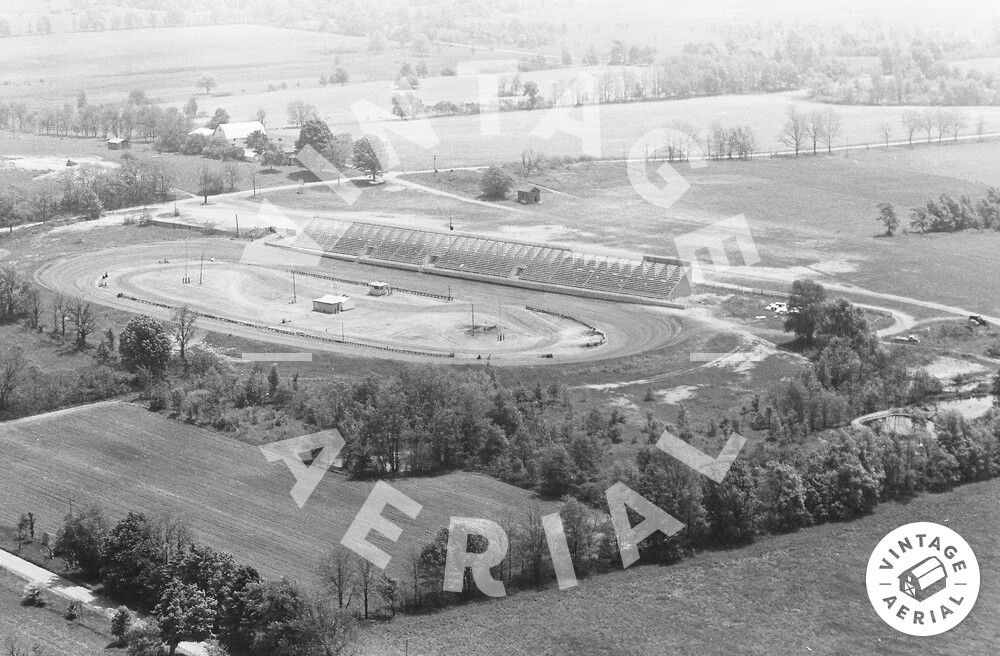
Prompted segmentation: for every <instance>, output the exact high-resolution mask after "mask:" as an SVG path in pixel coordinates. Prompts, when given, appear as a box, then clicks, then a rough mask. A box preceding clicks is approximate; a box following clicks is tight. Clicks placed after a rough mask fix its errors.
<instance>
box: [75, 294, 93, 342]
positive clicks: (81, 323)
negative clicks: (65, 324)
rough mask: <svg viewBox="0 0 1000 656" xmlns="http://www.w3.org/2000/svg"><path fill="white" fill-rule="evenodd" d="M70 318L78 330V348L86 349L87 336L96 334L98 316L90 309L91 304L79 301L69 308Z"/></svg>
mask: <svg viewBox="0 0 1000 656" xmlns="http://www.w3.org/2000/svg"><path fill="white" fill-rule="evenodd" d="M69 318H70V321H72V322H73V327H74V328H75V330H76V347H77V348H79V349H82V348H85V347H86V346H87V335H89V334H90V333H92V332H94V324H95V323H96V322H97V315H96V314H95V312H94V310H93V309H92V308H91V307H90V303H86V302H84V301H83V300H81V299H77V300H76V301H74V302H73V304H72V305H71V306H70V308H69Z"/></svg>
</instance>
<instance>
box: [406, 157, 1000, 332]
mask: <svg viewBox="0 0 1000 656" xmlns="http://www.w3.org/2000/svg"><path fill="white" fill-rule="evenodd" d="M998 153H1000V144H997V143H996V142H983V143H964V144H948V143H946V144H941V145H938V144H934V145H930V146H919V147H914V148H912V149H910V148H893V149H889V150H870V151H864V150H862V151H853V152H851V153H849V154H848V155H847V156H845V155H844V154H843V153H840V154H837V155H835V156H834V157H827V156H823V157H819V158H799V159H795V158H773V159H772V158H763V159H755V160H753V161H750V162H731V161H722V162H715V161H713V162H710V163H709V164H708V166H706V167H704V168H701V169H693V168H690V167H689V166H687V165H685V164H678V165H676V167H675V168H676V170H677V171H678V172H679V173H680V174H681V175H683V176H684V178H685V179H686V180H687V181H688V182H689V183H690V184H691V188H690V189H689V190H688V192H687V193H686V194H685V195H684V196H683V197H682V198H681V199H680V201H678V202H677V203H676V204H675V205H674V206H673V207H671V208H669V209H661V208H658V207H656V206H654V205H651V204H650V203H648V202H646V201H645V200H643V199H642V198H641V197H640V196H639V195H638V194H637V193H636V191H635V190H634V189H633V188H632V186H631V184H630V182H629V180H628V176H627V173H626V170H625V165H624V164H616V163H584V164H573V165H570V166H568V167H565V166H556V167H553V168H550V169H547V170H543V171H542V172H540V173H536V174H533V175H532V176H531V178H530V179H529V181H530V182H532V183H536V184H540V185H543V186H544V187H546V188H547V189H543V190H542V203H541V204H540V205H536V206H529V207H527V208H526V209H527V211H522V212H520V213H519V214H517V215H516V217H517V218H516V221H511V220H508V221H507V222H500V223H498V224H493V223H492V222H488V223H487V225H486V226H484V229H487V230H491V231H495V230H503V229H504V227H503V226H504V224H505V223H506V224H509V225H511V226H512V227H511V228H510V229H512V230H514V229H516V230H517V231H518V232H520V233H522V234H524V235H532V236H534V237H535V238H536V239H537V238H543V236H544V235H552V234H558V235H566V234H569V235H572V237H569V238H571V239H573V240H574V241H580V242H585V243H588V244H590V245H591V247H596V248H598V249H600V248H608V249H622V248H624V249H631V250H638V251H641V252H645V253H659V254H665V255H673V254H676V249H675V246H674V242H673V240H674V238H675V237H677V236H679V235H682V234H685V233H687V232H689V231H692V230H695V229H698V228H700V227H703V226H705V225H708V224H710V223H711V222H713V221H718V220H720V219H724V218H728V217H731V216H735V215H738V214H744V215H745V216H746V218H747V221H748V223H749V225H750V227H751V230H752V234H753V237H754V240H755V243H756V245H757V248H758V250H759V252H760V256H761V260H762V261H761V263H760V266H761V267H789V266H801V267H813V268H814V271H812V272H811V273H813V274H819V273H822V274H825V275H824V276H823V277H822V278H821V280H827V281H829V282H831V283H833V282H840V283H845V282H846V283H853V284H858V285H861V286H862V287H865V288H867V289H871V290H874V291H880V292H891V293H896V294H902V295H905V296H911V297H916V298H920V299H923V300H933V301H937V302H939V303H945V304H950V305H958V306H962V307H969V308H972V309H976V310H978V311H980V312H983V313H986V314H993V313H996V312H1000V292H998V291H997V290H996V289H995V288H994V286H992V285H983V284H981V283H982V281H984V280H989V279H992V277H993V276H994V275H995V272H996V258H995V253H996V249H997V248H998V247H1000V233H997V232H985V233H977V232H975V231H971V232H964V233H956V234H933V235H920V234H906V235H898V236H896V237H893V238H891V239H885V238H882V237H881V236H880V234H881V232H882V231H881V230H880V225H879V223H878V222H877V221H876V220H875V217H876V214H877V210H876V207H875V206H876V204H877V203H878V202H880V201H889V202H891V203H893V204H894V205H895V207H896V210H897V212H898V213H899V215H900V221H901V223H902V226H903V227H906V226H908V225H909V212H910V208H912V207H914V206H916V205H919V204H922V203H923V202H924V201H926V200H927V199H929V198H933V197H937V196H938V195H939V194H941V193H949V194H952V195H955V196H959V195H962V194H968V195H970V196H972V197H975V196H979V195H983V194H985V192H986V189H987V187H988V186H989V185H993V184H997V182H998V181H1000V158H998V157H997V155H998ZM657 166H658V164H657ZM653 168H654V167H652V166H651V167H650V169H651V170H650V172H649V175H650V179H656V178H655V171H654V170H653ZM412 179H414V180H415V181H418V182H420V183H421V184H425V185H428V186H435V187H441V188H443V189H446V190H447V191H449V192H452V193H457V194H459V195H463V196H466V197H475V196H478V195H479V189H478V179H479V175H478V174H476V173H472V172H464V171H454V172H450V171H442V172H441V173H439V174H438V176H436V177H435V176H433V175H432V174H420V175H417V176H412ZM549 189H551V190H554V191H550V190H549ZM496 204H497V205H498V206H503V207H523V206H519V205H517V204H516V203H514V201H513V200H510V199H508V200H507V201H504V202H498V203H496ZM623 217H624V220H623ZM514 223H516V228H515V227H513V225H514ZM737 263H739V262H738V260H737ZM807 273H808V272H807Z"/></svg>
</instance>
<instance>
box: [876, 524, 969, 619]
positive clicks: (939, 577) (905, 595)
mask: <svg viewBox="0 0 1000 656" xmlns="http://www.w3.org/2000/svg"><path fill="white" fill-rule="evenodd" d="M865 584H866V586H867V587H868V598H869V599H870V600H871V602H872V606H873V607H874V608H875V612H877V613H878V615H879V617H881V618H882V619H883V620H884V621H885V623H886V624H888V625H889V626H891V627H892V628H894V629H896V630H897V631H902V632H903V633H907V634H909V635H913V636H932V635H937V634H939V633H944V632H945V631H947V630H949V629H952V628H954V627H956V626H958V624H959V623H960V622H961V621H962V620H964V619H965V617H966V615H968V614H969V611H971V610H972V607H973V606H974V605H975V603H976V597H978V596H979V562H978V561H977V560H976V555H975V554H974V553H972V548H971V547H970V546H969V543H968V542H966V541H965V540H964V539H963V538H962V536H961V535H959V534H958V533H956V532H955V531H953V530H951V529H950V528H947V527H945V526H941V525H940V524H934V523H931V522H915V523H913V524H907V525H906V526H900V527H899V528H897V529H896V530H894V531H892V532H891V533H889V535H887V536H885V537H884V538H882V541H881V542H879V543H878V546H877V547H875V551H873V552H872V555H871V558H870V559H869V560H868V570H867V572H866V574H865Z"/></svg>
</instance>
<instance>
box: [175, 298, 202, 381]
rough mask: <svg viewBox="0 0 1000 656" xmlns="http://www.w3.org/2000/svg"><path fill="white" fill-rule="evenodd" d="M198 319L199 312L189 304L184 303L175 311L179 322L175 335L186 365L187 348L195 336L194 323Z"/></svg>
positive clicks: (176, 320)
mask: <svg viewBox="0 0 1000 656" xmlns="http://www.w3.org/2000/svg"><path fill="white" fill-rule="evenodd" d="M197 320H198V313H197V312H195V311H194V310H192V309H191V308H189V307H188V306H187V305H182V306H181V307H179V308H177V310H176V311H175V312H174V321H175V322H176V323H177V329H176V330H175V331H174V337H175V338H176V339H177V345H178V346H179V347H180V350H181V360H182V361H183V362H184V366H187V355H186V349H187V345H188V342H190V341H191V338H192V337H193V336H194V324H195V322H196V321H197Z"/></svg>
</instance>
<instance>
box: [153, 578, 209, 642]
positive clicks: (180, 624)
mask: <svg viewBox="0 0 1000 656" xmlns="http://www.w3.org/2000/svg"><path fill="white" fill-rule="evenodd" d="M216 608H217V606H216V602H215V599H212V598H210V597H208V596H206V595H205V592H204V591H202V590H201V589H199V588H198V586H195V585H189V584H184V583H181V582H180V581H176V580H175V581H172V582H171V583H170V584H169V585H167V587H166V589H165V590H164V591H163V594H162V596H161V597H160V603H159V604H158V605H157V606H156V610H155V611H154V614H155V615H156V617H157V620H158V621H159V625H160V635H161V637H162V638H163V641H164V642H165V643H167V646H168V647H169V648H170V654H171V656H172V655H173V654H174V653H175V652H176V651H177V646H178V645H179V644H180V643H181V642H182V641H185V640H191V641H194V642H198V641H201V640H205V639H206V638H209V637H211V635H212V625H213V624H214V623H215V613H216Z"/></svg>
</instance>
